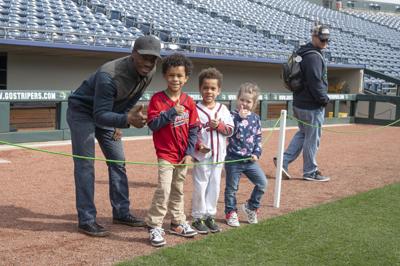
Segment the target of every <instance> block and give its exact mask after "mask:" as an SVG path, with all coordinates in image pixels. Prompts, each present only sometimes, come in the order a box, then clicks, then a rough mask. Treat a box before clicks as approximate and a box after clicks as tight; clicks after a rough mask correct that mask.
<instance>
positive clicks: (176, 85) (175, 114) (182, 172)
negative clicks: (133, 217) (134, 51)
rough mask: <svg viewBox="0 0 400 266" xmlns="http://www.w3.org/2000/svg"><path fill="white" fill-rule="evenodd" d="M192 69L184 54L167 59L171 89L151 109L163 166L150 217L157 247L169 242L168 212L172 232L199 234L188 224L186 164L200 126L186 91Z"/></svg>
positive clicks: (159, 95)
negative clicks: (184, 193) (183, 89)
mask: <svg viewBox="0 0 400 266" xmlns="http://www.w3.org/2000/svg"><path fill="white" fill-rule="evenodd" d="M192 68H193V65H192V62H191V61H190V60H189V59H188V58H187V57H185V56H184V55H181V54H173V55H170V56H168V57H166V58H164V59H163V61H162V73H163V76H164V79H165V80H166V82H167V89H166V90H164V91H160V92H158V93H156V94H154V95H153V97H152V98H151V100H150V103H149V107H148V110H147V112H148V118H147V124H148V126H149V128H150V129H151V130H152V131H153V142H154V147H155V149H156V153H157V158H158V163H159V167H158V186H157V189H156V191H155V193H154V197H153V200H152V204H151V207H150V210H149V212H148V214H147V218H146V223H147V226H148V227H149V233H150V242H151V244H152V245H153V246H156V247H159V246H163V245H165V243H166V242H165V239H164V230H163V229H162V224H163V220H164V217H165V215H166V213H167V211H169V212H170V214H171V216H172V218H171V227H170V230H169V232H170V233H172V234H175V235H179V236H183V237H193V236H194V235H196V234H197V232H196V231H195V230H193V229H192V228H191V227H190V225H189V224H188V223H187V222H186V216H185V214H184V201H183V184H184V181H185V177H186V172H187V166H186V165H185V164H188V163H190V162H191V159H192V155H193V153H194V149H195V144H196V142H197V132H198V126H199V117H198V115H197V111H196V104H195V103H194V101H193V99H192V98H191V97H190V96H188V95H187V94H185V93H184V92H182V88H183V86H184V85H185V83H186V82H187V80H188V79H189V76H190V74H191V72H192ZM179 164H183V165H182V166H180V165H179Z"/></svg>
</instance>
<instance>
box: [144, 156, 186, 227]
mask: <svg viewBox="0 0 400 266" xmlns="http://www.w3.org/2000/svg"><path fill="white" fill-rule="evenodd" d="M158 163H159V164H161V165H160V166H159V167H158V185H157V189H156V192H155V193H154V196H153V200H152V203H151V207H150V210H149V212H148V214H147V217H146V223H147V225H148V226H149V227H152V228H154V227H162V224H163V220H164V217H165V215H166V214H167V211H169V213H170V214H171V216H172V218H171V223H173V224H182V223H184V222H186V216H185V213H184V201H183V185H184V181H185V177H186V172H187V166H174V165H172V164H171V163H170V162H168V161H166V160H163V159H158Z"/></svg>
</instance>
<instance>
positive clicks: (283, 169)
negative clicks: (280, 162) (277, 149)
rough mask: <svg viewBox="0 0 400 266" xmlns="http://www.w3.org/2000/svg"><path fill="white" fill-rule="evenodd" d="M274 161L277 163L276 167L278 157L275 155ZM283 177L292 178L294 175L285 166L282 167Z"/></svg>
mask: <svg viewBox="0 0 400 266" xmlns="http://www.w3.org/2000/svg"><path fill="white" fill-rule="evenodd" d="M273 161H274V165H275V167H276V165H277V159H276V157H274V159H273ZM282 178H283V179H290V178H292V176H291V175H290V174H289V172H288V170H287V169H285V168H283V167H282Z"/></svg>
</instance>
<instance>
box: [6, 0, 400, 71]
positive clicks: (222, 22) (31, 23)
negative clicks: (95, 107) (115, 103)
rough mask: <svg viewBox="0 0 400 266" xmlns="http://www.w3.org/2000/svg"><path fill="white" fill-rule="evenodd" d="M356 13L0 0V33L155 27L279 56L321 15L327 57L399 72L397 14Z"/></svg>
mask: <svg viewBox="0 0 400 266" xmlns="http://www.w3.org/2000/svg"><path fill="white" fill-rule="evenodd" d="M360 14H362V13H357V14H356V13H352V12H349V13H345V12H338V11H334V10H330V9H326V8H323V7H322V6H318V5H316V4H313V3H310V2H307V1H304V0H301V1H290V0H269V1H266V0H196V1H195V0H148V1H140V0H110V1H109V0H64V1H62V0H36V1H28V0H0V38H4V39H15V40H28V41H41V42H55V43H63V44H65V45H70V44H77V45H91V46H108V47H118V48H129V47H130V46H131V44H132V42H133V41H134V40H135V39H136V38H138V37H139V36H142V35H143V34H149V33H152V34H156V35H157V36H159V37H160V39H161V40H162V41H163V42H164V49H174V50H175V49H177V50H186V51H188V52H195V53H206V54H217V55H229V56H238V57H242V56H245V57H253V58H268V59H276V60H280V61H283V60H285V59H286V58H287V56H288V54H289V53H290V52H291V51H292V50H294V49H296V48H297V47H298V46H299V45H301V44H304V43H306V42H307V41H308V40H309V38H310V29H311V28H312V27H313V25H314V23H315V22H316V21H319V22H320V23H324V24H327V25H329V26H330V27H331V35H332V38H331V42H330V46H329V48H328V50H327V51H326V57H327V59H328V60H329V61H330V62H332V63H337V64H361V65H365V66H366V67H368V68H370V69H373V70H376V71H380V72H383V73H385V74H387V75H391V76H397V77H400V66H399V64H398V62H399V61H400V30H399V27H398V23H399V21H400V19H399V17H393V18H392V19H391V20H385V19H384V18H385V16H383V15H375V17H374V16H372V15H368V14H366V15H360Z"/></svg>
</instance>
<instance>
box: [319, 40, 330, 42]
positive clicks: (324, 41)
mask: <svg viewBox="0 0 400 266" xmlns="http://www.w3.org/2000/svg"><path fill="white" fill-rule="evenodd" d="M319 40H320V42H323V43H325V42H329V41H330V40H329V39H324V40H321V39H319Z"/></svg>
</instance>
